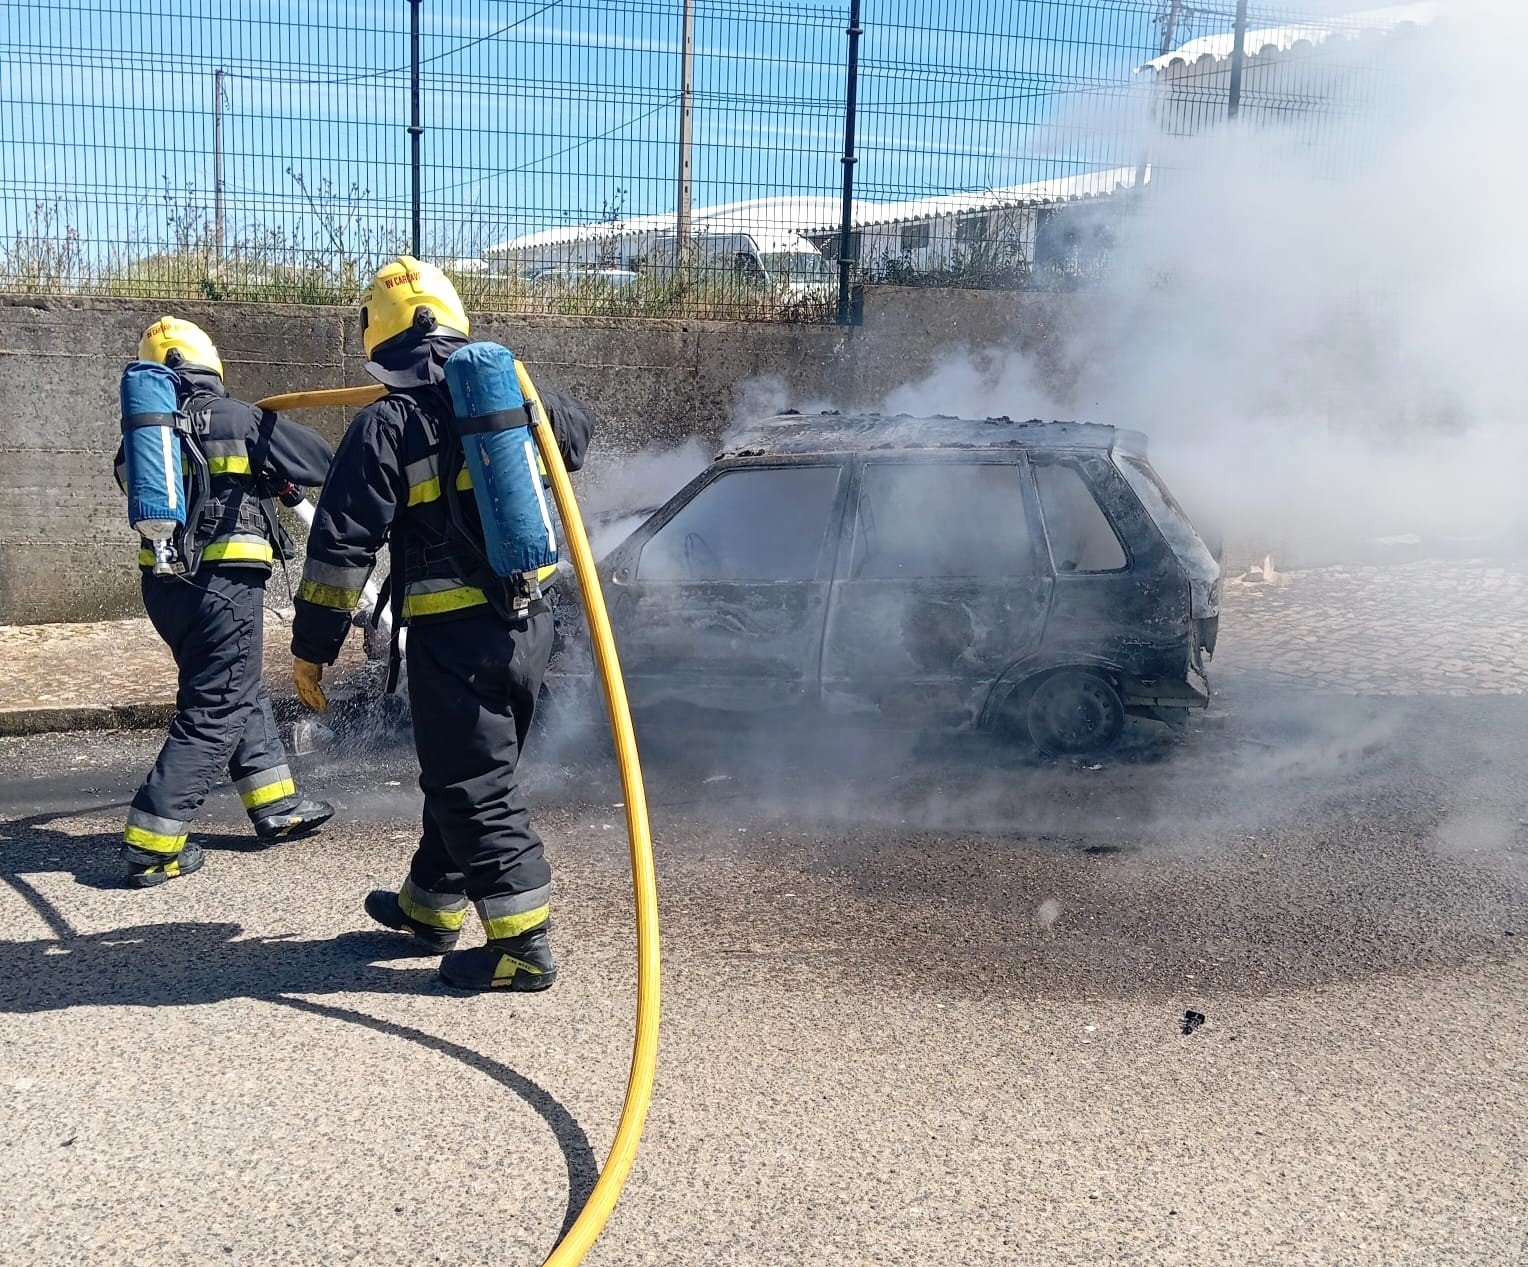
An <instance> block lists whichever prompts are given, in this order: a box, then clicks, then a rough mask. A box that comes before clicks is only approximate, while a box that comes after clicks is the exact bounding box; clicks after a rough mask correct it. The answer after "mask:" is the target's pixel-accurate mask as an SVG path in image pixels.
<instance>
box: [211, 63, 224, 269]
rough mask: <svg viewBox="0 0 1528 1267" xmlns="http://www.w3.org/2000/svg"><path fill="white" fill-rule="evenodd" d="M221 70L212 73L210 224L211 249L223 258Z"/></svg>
mask: <svg viewBox="0 0 1528 1267" xmlns="http://www.w3.org/2000/svg"><path fill="white" fill-rule="evenodd" d="M223 73H224V72H223V68H222V67H221V66H219V67H218V68H217V69H216V70H215V71H213V72H212V206H213V211H212V224H213V229H212V232H213V240H212V241H213V248H214V249H215V250H216V252H217V257H218V259H219V260H221V259H222V258H223Z"/></svg>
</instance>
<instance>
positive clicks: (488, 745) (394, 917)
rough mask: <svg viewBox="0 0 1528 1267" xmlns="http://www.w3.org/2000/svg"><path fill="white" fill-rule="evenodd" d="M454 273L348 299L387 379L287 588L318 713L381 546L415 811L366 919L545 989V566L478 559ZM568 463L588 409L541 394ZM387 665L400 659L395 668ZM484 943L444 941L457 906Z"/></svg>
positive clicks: (375, 285)
mask: <svg viewBox="0 0 1528 1267" xmlns="http://www.w3.org/2000/svg"><path fill="white" fill-rule="evenodd" d="M469 330H470V325H469V323H468V319H467V314H466V312H464V311H463V309H462V304H461V300H460V299H459V298H458V297H457V294H456V289H455V287H453V286H452V284H451V282H450V279H449V278H447V277H446V276H445V274H443V273H442V272H441V271H440V270H439V269H437V268H434V267H433V266H431V265H429V264H425V263H421V262H420V261H419V260H416V259H413V258H412V257H410V256H402V257H400V258H398V259H397V260H394V261H393V262H392V263H390V264H388V265H387V266H386V267H384V268H382V269H381V270H380V271H379V272H378V273H377V275H376V276H375V277H374V278H373V279H372V282H371V286H370V288H369V289H368V290H367V292H366V294H365V295H364V296H363V297H362V300H361V338H362V343H363V344H364V346H365V350H366V356H367V358H368V359H367V365H366V369H367V372H368V373H369V374H370V375H371V377H373V378H374V379H376V380H377V382H379V383H381V384H382V385H383V386H384V387H386V388H387V389H388V394H387V395H386V396H385V397H383V398H382V399H381V400H379V401H377V402H376V403H374V404H371V405H368V406H367V407H366V408H364V409H363V410H361V411H360V413H358V414H357V415H356V416H355V418H354V419H353V420H352V421H351V423H350V427H349V429H348V430H347V431H346V433H345V437H344V439H343V440H342V441H341V442H340V446H339V451H338V454H337V455H336V457H335V461H334V467H333V469H332V471H331V472H330V475H329V479H328V481H327V482H326V483H325V485H324V491H323V495H322V496H321V497H320V498H319V502H318V511H317V514H316V515H315V518H314V524H313V530H312V532H311V534H310V535H309V538H308V557H307V563H306V565H305V567H304V568H303V579H302V585H301V587H300V588H299V590H298V594H297V616H296V619H295V620H294V622H293V626H292V653H293V655H294V656H295V657H296V664H295V666H294V674H295V678H296V683H297V691H298V694H299V695H300V696H301V697H302V699H303V700H304V701H305V702H306V703H307V704H308V705H309V706H310V707H312V708H314V709H317V710H320V711H321V710H322V709H324V708H325V707H326V705H327V701H326V700H325V698H324V694H323V688H322V686H321V684H320V679H321V678H322V675H323V666H324V665H327V664H332V663H334V660H335V657H336V656H337V655H338V653H339V649H340V645H341V644H342V643H343V641H344V639H345V634H346V631H347V630H348V629H349V628H350V625H351V612H352V610H353V609H354V607H355V606H356V604H357V600H358V599H359V597H360V594H361V589H362V587H363V586H364V585H365V584H366V581H367V579H368V577H369V576H370V575H371V571H372V567H373V565H374V563H375V561H376V555H377V551H378V550H379V549H380V548H381V546H382V544H383V542H384V541H386V542H389V551H390V560H391V568H390V576H389V578H388V590H389V594H390V601H391V603H392V610H393V613H394V622H393V627H394V629H395V630H396V629H398V628H399V627H400V626H401V625H403V624H404V623H407V626H408V636H407V642H406V644H405V646H406V658H407V665H408V695H409V706H410V710H411V713H412V717H413V727H414V747H415V750H416V752H417V754H418V758H419V786H420V789H421V791H423V793H424V821H423V826H422V829H421V833H420V841H419V847H418V849H417V850H416V851H415V853H414V857H413V861H412V862H411V864H410V866H409V872H408V875H407V876H406V877H405V878H404V880H403V883H402V884H401V885H400V886H399V888H398V889H397V890H396V891H392V890H377V891H374V892H372V893H370V894H369V895H368V896H367V898H366V903H365V906H366V911H367V914H369V915H370V916H371V917H372V918H373V919H374V920H376V921H377V922H378V923H381V924H383V925H385V926H386V927H388V928H392V929H397V930H399V931H402V932H406V933H410V934H412V935H413V936H414V938H415V939H416V941H417V942H418V943H420V944H421V945H423V946H424V947H425V948H426V949H428V950H429V951H430V952H431V953H434V954H440V955H442V956H443V957H442V959H441V963H440V976H441V978H442V980H444V981H445V982H446V983H447V984H449V985H452V986H456V987H458V988H461V989H468V990H505V991H520V992H523V991H533V990H544V989H546V988H547V987H548V986H550V985H551V984H552V982H553V980H554V979H555V977H556V966H555V964H554V962H553V958H552V950H551V944H550V942H549V940H548V937H547V933H548V928H549V922H548V921H549V911H550V893H551V868H550V867H549V866H548V865H547V861H546V857H545V855H544V853H543V851H542V844H541V839H540V837H539V836H537V834H536V832H535V831H534V829H533V828H532V827H531V823H530V811H529V809H528V807H527V805H526V801H525V797H524V795H523V793H522V792H521V790H520V788H519V786H518V784H517V783H516V779H515V766H516V763H517V762H518V760H519V757H520V752H521V750H522V749H523V747H524V745H525V737H526V732H527V731H528V730H529V728H530V724H531V716H532V713H533V712H534V710H535V706H536V698H537V695H538V694H539V693H540V690H541V682H542V678H543V676H544V675H545V673H546V668H547V661H548V659H549V657H550V655H551V649H552V617H551V615H550V612H549V610H548V606H547V602H546V599H545V598H543V597H541V595H540V590H539V585H540V584H541V583H544V582H546V581H547V580H549V579H550V575H551V574H552V573H554V572H555V566H554V567H553V568H549V569H543V570H542V572H541V573H538V574H533V575H528V576H522V577H521V578H520V581H521V583H520V584H511V583H508V582H505V581H502V580H500V579H499V578H498V577H496V576H494V575H493V573H492V572H491V571H490V570H489V569H488V568H487V566H486V564H485V562H484V558H483V548H484V543H483V533H482V521H481V519H479V517H478V513H477V508H476V506H475V504H474V498H473V497H471V496H465V497H458V496H456V494H457V493H458V492H459V491H460V490H462V489H464V488H470V478H469V477H468V476H467V473H466V470H465V467H464V465H463V462H462V450H461V445H460V442H459V441H457V440H456V439H455V438H454V435H455V433H454V431H453V428H452V406H451V399H450V395H449V392H448V389H447V386H446V381H445V370H444V366H445V362H446V359H447V357H449V356H450V355H451V354H452V353H453V352H455V351H456V350H457V349H458V348H461V347H464V346H465V345H466V343H467V335H468V333H469ZM544 401H545V404H546V407H547V411H548V413H549V415H550V419H551V422H552V426H553V430H554V431H555V433H556V436H557V443H558V448H559V449H560V450H561V452H562V455H563V458H564V460H565V461H566V462H567V465H568V467H569V469H571V470H577V469H578V468H579V466H580V465H581V464H582V462H583V456H584V450H585V448H586V447H587V445H588V442H589V437H590V435H591V433H592V432H593V428H594V418H593V415H592V414H591V413H590V412H589V410H588V409H587V408H585V407H584V406H583V405H581V404H579V403H578V402H577V401H575V400H573V399H571V398H570V397H567V396H564V395H561V394H559V393H557V392H552V391H548V392H545V393H544ZM395 667H396V666H395ZM469 901H471V902H472V903H473V904H474V905H475V906H476V908H477V912H478V915H479V917H480V918H481V919H482V922H483V929H484V932H485V934H486V936H487V944H486V945H483V946H477V947H474V948H472V949H469V950H456V949H454V947H455V945H456V942H457V940H458V938H459V937H460V935H461V929H462V924H463V922H464V920H465V918H466V912H467V904H468V902H469Z"/></svg>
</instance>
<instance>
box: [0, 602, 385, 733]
mask: <svg viewBox="0 0 1528 1267" xmlns="http://www.w3.org/2000/svg"><path fill="white" fill-rule="evenodd" d="M290 634H291V609H290V608H288V609H287V610H286V611H284V612H279V611H273V610H267V612H266V617H265V676H266V680H267V682H269V683H270V685H271V688H272V689H273V690H275V691H277V692H278V693H279V694H290V693H291V691H290V690H289V689H288V684H289V683H290V681H291V676H292V654H291V651H290V650H289V647H290V644H291V636H290ZM362 654H363V653H362V650H361V640H360V638H359V636H352V637H351V638H350V639H348V640H347V642H346V646H345V651H344V653H343V656H342V663H351V662H358V661H359V659H360V658H361V657H362ZM0 663H3V664H4V665H5V672H4V674H0V709H15V708H48V709H54V708H123V707H130V706H133V705H141V704H165V703H169V702H172V701H173V700H174V699H175V661H174V660H173V659H172V658H171V657H170V649H169V648H168V647H166V646H165V645H164V643H163V642H161V641H160V640H159V635H158V634H156V633H155V632H154V629H153V626H152V625H150V624H149V622H148V618H147V617H146V616H139V617H137V618H136V619H132V620H98V621H89V622H84V623H80V624H55V625H0Z"/></svg>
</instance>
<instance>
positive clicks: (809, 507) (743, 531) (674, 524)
mask: <svg viewBox="0 0 1528 1267" xmlns="http://www.w3.org/2000/svg"><path fill="white" fill-rule="evenodd" d="M838 473H839V468H838V467H836V466H790V467H757V468H754V469H752V470H735V471H728V472H725V473H724V474H722V475H720V476H718V477H717V478H716V479H715V480H713V481H712V482H711V483H710V484H708V485H707V486H706V487H705V488H703V489H701V490H700V492H699V493H697V494H696V495H695V497H694V498H693V499H692V500H691V501H689V502H688V503H686V505H685V506H684V507H683V509H681V510H680V511H679V513H678V514H676V515H675V516H674V517H673V518H672V519H670V520H669V521H668V523H666V524H664V525H663V527H661V528H660V529H658V531H657V532H656V533H654V534H653V536H652V538H651V539H650V540H649V541H648V542H647V544H646V545H644V546H643V547H642V554H641V557H640V559H639V560H638V562H637V579H638V580H642V581H811V580H815V579H816V578H817V576H818V573H819V571H820V570H821V566H822V555H823V542H824V540H825V539H826V537H827V534H828V528H829V526H830V524H831V521H832V517H833V502H834V497H835V495H836V493H837V490H838Z"/></svg>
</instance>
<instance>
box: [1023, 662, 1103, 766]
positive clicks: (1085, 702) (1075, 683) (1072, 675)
mask: <svg viewBox="0 0 1528 1267" xmlns="http://www.w3.org/2000/svg"><path fill="white" fill-rule="evenodd" d="M1001 724H1002V728H1003V729H1004V730H1006V731H1008V732H1009V733H1010V734H1014V735H1022V736H1026V737H1028V738H1029V739H1030V740H1031V742H1033V743H1034V745H1035V747H1037V748H1039V749H1040V751H1041V752H1043V753H1045V754H1047V755H1048V756H1053V757H1075V756H1083V755H1086V754H1089V753H1097V752H1104V751H1107V750H1108V749H1109V748H1112V747H1113V746H1114V745H1115V744H1116V743H1117V742H1118V741H1119V738H1120V735H1121V734H1122V733H1123V732H1124V729H1125V704H1124V700H1123V699H1122V698H1121V697H1120V692H1119V688H1118V686H1117V685H1116V684H1115V682H1114V680H1113V678H1112V676H1111V675H1110V674H1108V673H1106V672H1104V671H1102V670H1101V669H1097V668H1092V667H1086V666H1082V665H1068V666H1062V667H1060V668H1055V669H1051V670H1048V671H1047V672H1044V673H1040V674H1036V675H1035V676H1034V677H1032V678H1029V679H1026V680H1025V681H1023V682H1020V683H1018V684H1017V685H1016V686H1015V687H1014V688H1013V690H1012V691H1011V692H1009V694H1008V697H1007V699H1006V700H1005V701H1004V703H1003V708H1002V717H1001Z"/></svg>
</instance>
